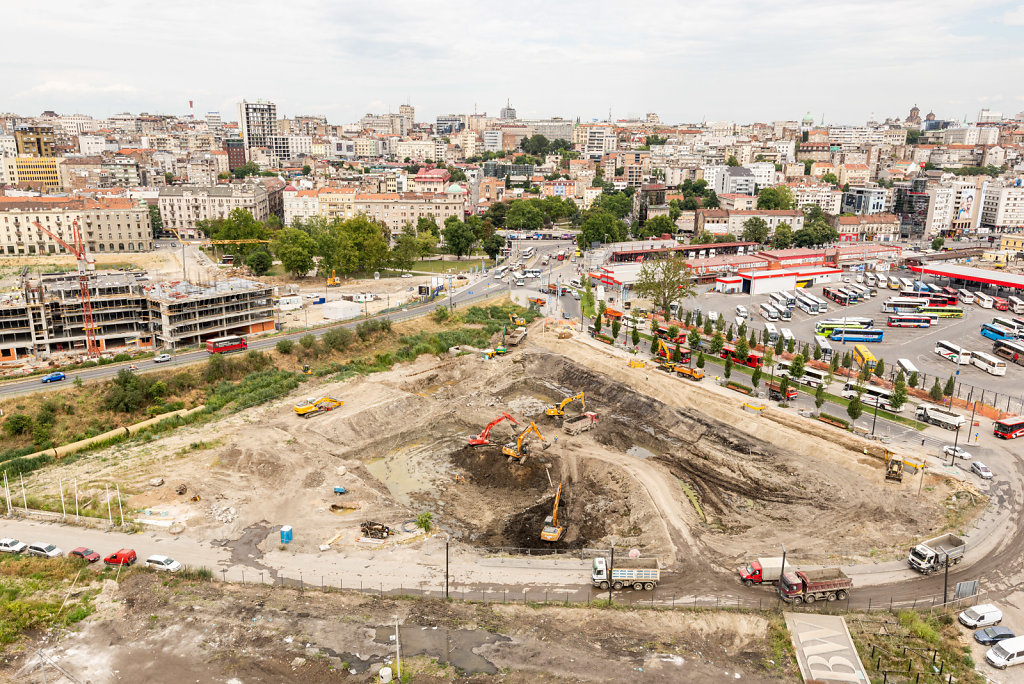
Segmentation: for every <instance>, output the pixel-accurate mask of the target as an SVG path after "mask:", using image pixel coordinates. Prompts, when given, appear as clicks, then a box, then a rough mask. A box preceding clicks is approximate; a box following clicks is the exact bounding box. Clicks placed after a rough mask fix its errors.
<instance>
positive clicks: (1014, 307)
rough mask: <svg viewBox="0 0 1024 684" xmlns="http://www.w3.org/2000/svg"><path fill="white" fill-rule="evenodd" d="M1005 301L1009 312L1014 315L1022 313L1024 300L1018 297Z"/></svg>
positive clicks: (1023, 311) (1008, 298)
mask: <svg viewBox="0 0 1024 684" xmlns="http://www.w3.org/2000/svg"><path fill="white" fill-rule="evenodd" d="M1006 301H1007V303H1008V304H1009V305H1010V311H1012V312H1013V313H1016V314H1019V313H1024V299H1021V298H1020V297H1007V298H1006Z"/></svg>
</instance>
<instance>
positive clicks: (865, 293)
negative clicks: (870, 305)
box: [846, 283, 871, 299]
mask: <svg viewBox="0 0 1024 684" xmlns="http://www.w3.org/2000/svg"><path fill="white" fill-rule="evenodd" d="M846 288H847V289H848V290H853V291H854V292H856V293H857V297H858V298H859V299H870V298H871V290H869V289H868V288H866V287H864V286H863V285H858V284H857V283H850V284H848V285H847V286H846Z"/></svg>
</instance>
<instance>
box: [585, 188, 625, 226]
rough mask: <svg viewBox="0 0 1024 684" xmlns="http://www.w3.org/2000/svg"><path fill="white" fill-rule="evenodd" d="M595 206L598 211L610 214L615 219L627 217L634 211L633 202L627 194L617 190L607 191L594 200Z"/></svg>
mask: <svg viewBox="0 0 1024 684" xmlns="http://www.w3.org/2000/svg"><path fill="white" fill-rule="evenodd" d="M594 205H596V206H597V208H598V209H603V210H604V211H607V212H610V213H611V214H612V215H613V216H614V217H615V218H619V219H621V218H623V217H625V216H626V215H627V214H629V213H630V212H631V211H632V210H633V201H632V200H631V199H630V198H629V196H628V195H626V193H624V192H619V191H617V190H613V191H611V192H609V191H607V190H605V191H604V192H602V193H601V194H600V195H598V196H597V199H595V200H594ZM591 208H593V207H591Z"/></svg>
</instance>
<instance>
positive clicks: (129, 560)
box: [103, 549, 139, 565]
mask: <svg viewBox="0 0 1024 684" xmlns="http://www.w3.org/2000/svg"><path fill="white" fill-rule="evenodd" d="M138 559H139V557H138V556H136V555H135V549H119V550H118V551H115V552H114V553H112V554H110V555H109V556H107V557H106V558H104V559H103V562H104V563H105V564H106V565H133V564H134V563H135V561H137V560H138Z"/></svg>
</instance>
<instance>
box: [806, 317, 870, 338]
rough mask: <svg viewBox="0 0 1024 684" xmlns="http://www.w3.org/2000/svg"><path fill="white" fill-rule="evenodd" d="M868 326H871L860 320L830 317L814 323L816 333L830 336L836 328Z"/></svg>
mask: <svg viewBox="0 0 1024 684" xmlns="http://www.w3.org/2000/svg"><path fill="white" fill-rule="evenodd" d="M867 327H870V326H867V325H864V324H863V323H861V322H859V321H844V320H838V321H837V320H834V319H831V318H829V319H826V320H824V321H818V322H817V323H815V324H814V334H815V335H825V336H826V337H828V336H829V335H831V334H832V333H833V332H835V331H836V330H863V329H864V328H867Z"/></svg>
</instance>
